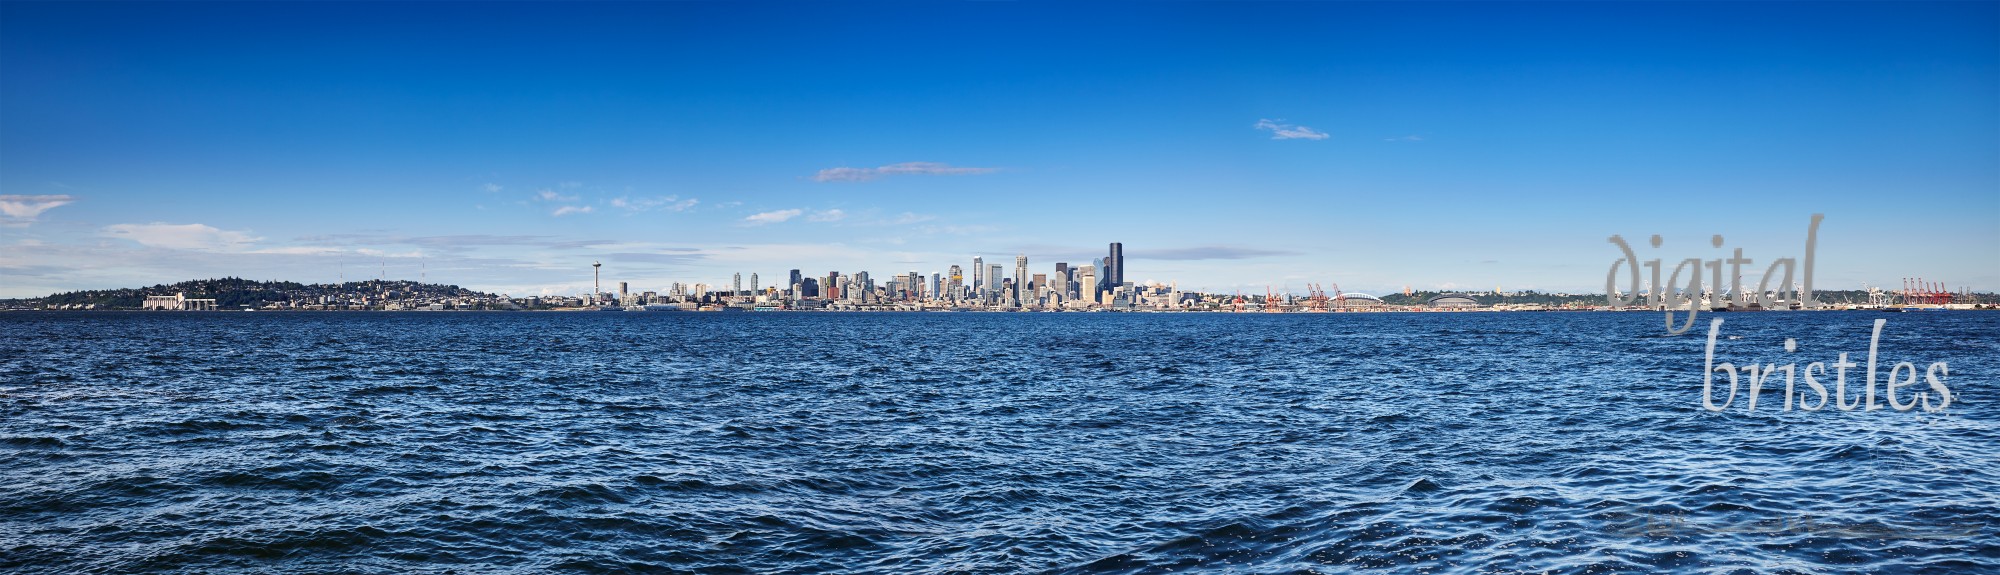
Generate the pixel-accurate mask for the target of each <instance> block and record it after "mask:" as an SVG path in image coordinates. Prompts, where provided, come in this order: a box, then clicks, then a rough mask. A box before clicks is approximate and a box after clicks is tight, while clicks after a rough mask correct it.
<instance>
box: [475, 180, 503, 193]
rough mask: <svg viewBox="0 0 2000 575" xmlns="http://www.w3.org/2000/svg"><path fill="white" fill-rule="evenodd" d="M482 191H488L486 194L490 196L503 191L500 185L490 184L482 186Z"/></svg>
mask: <svg viewBox="0 0 2000 575" xmlns="http://www.w3.org/2000/svg"><path fill="white" fill-rule="evenodd" d="M480 189H483V190H486V193H489V194H491V193H495V192H499V191H500V190H501V188H500V184H494V183H488V184H486V185H484V186H480Z"/></svg>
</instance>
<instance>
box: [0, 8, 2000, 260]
mask: <svg viewBox="0 0 2000 575" xmlns="http://www.w3.org/2000/svg"><path fill="white" fill-rule="evenodd" d="M1459 8H1460V9H1456V10H1452V11H1448V13H1445V14H1437V13H1436V12H1437V11H1430V10H1425V9H1424V8H1423V7H1422V6H1404V5H1382V4H1345V3H1343V4H1334V5H1319V4H1313V5H1248V6H1244V5H1235V4H1167V5H1153V4H1139V5H1121V6H1080V7H1050V6H1032V5H1030V6H1020V5H983V4H967V5H941V6H930V5H918V6H897V7H893V8H892V7H888V6H879V5H859V6H789V7H785V8H784V9H781V10H771V11H762V10H759V11H753V10H746V9H742V8H740V7H732V6H716V5H703V4H696V5H681V4H636V5H624V4H594V5H586V6H554V5H541V4H446V5H431V4H418V5H406V4H388V5H346V4H332V5H322V4H301V5H292V4H285V5H273V6H265V5H238V4H132V5H127V4H115V5H95V4H93V5H83V6H78V5H69V4H60V3H5V4H0V14H4V18H0V75H4V76H5V78H6V80H7V81H6V82H4V83H0V245H4V246H5V249H4V250H0V276H4V281H0V297H37V296H43V295H48V294H50V293H55V292H60V291H69V290H79V289H99V288H115V287H129V286H134V285H152V284H155V283H162V282H172V281H179V280H184V279H190V278H199V277H225V276H237V277H253V278H269V279H284V280H294V281H302V282H332V281H336V280H337V279H340V278H343V277H344V278H346V279H350V280H352V279H364V278H374V277H378V276H379V277H386V278H388V279H418V278H419V277H422V278H426V279H427V280H429V281H432V282H439V283H451V284H457V285H462V286H466V287H468V288H472V289H477V290H480V291H488V292H495V293H511V294H514V295H517V296H530V295H541V294H548V295H555V294H575V293H582V292H586V291H590V290H591V285H592V284H591V282H592V277H590V276H589V275H588V273H589V270H585V269H583V268H584V267H587V264H588V263H589V262H592V261H601V262H603V263H604V264H605V269H606V270H615V271H606V272H605V273H606V277H605V280H607V281H613V282H617V281H623V282H629V283H630V284H631V285H632V286H635V287H639V286H643V287H645V288H647V289H657V288H661V287H664V286H666V285H669V284H671V283H673V282H690V283H691V282H697V281H700V282H708V283H712V284H715V285H722V284H723V283H724V282H727V281H729V280H730V278H731V275H732V274H736V273H742V274H745V275H746V276H748V275H752V274H760V277H761V278H763V279H767V280H774V281H775V279H777V278H787V272H788V270H790V269H793V268H804V267H805V266H814V267H813V268H811V269H810V270H808V271H807V272H806V275H807V276H811V275H813V274H817V273H823V272H824V271H826V270H829V269H841V270H856V271H858V270H869V271H872V272H876V273H881V274H885V275H886V274H902V273H905V272H908V271H916V272H919V273H921V274H923V275H924V276H925V277H926V278H928V277H929V276H930V275H931V274H949V273H950V270H951V269H952V268H953V267H959V266H964V265H967V264H968V263H969V262H974V261H975V260H974V256H983V258H982V259H980V260H978V261H979V263H977V264H972V268H973V269H971V270H962V277H964V278H965V281H968V282H972V283H985V282H982V281H981V280H986V281H987V282H991V281H994V280H997V279H999V278H996V277H995V276H993V275H992V269H993V268H994V267H998V268H999V269H1001V270H1002V272H1003V273H1002V274H1001V275H1002V276H1008V275H1012V274H1013V273H1015V272H1017V271H1018V269H1019V268H1018V266H1015V265H1008V264H1009V262H1008V261H1007V259H1008V258H1011V257H1017V256H1021V255H1025V256H1026V257H1027V258H1028V262H1029V264H1030V266H1029V268H1030V270H1031V273H1030V274H1029V275H1030V276H1031V277H1032V275H1033V272H1034V271H1035V270H1039V272H1041V273H1049V271H1050V270H1052V269H1054V264H1056V263H1068V264H1072V265H1081V264H1085V263H1088V262H1089V261H1090V260H1091V258H1096V257H1103V251H1104V247H1105V243H1106V242H1109V241H1119V242H1124V243H1129V244H1130V245H1131V246H1132V249H1131V250H1130V253H1127V254H1123V255H1125V256H1128V258H1127V259H1129V260H1130V261H1131V265H1130V267H1129V270H1128V269H1127V267H1126V266H1125V265H1123V264H1124V262H1120V265H1118V266H1116V268H1115V269H1099V270H1096V271H1098V272H1099V273H1105V274H1114V275H1119V276H1122V278H1121V279H1122V280H1123V281H1124V282H1127V283H1135V284H1137V283H1144V282H1148V281H1155V282H1162V283H1164V282H1170V281H1178V282H1179V283H1180V285H1181V286H1182V288H1184V289H1187V290H1191V291H1192V290H1199V291H1205V292H1211V293H1226V292H1229V291H1232V290H1245V291H1255V292H1257V293H1262V290H1263V289H1264V288H1265V287H1266V286H1269V287H1272V288H1279V289H1289V290H1291V291H1294V292H1297V291H1299V290H1302V289H1304V288H1305V286H1306V285H1307V284H1308V283H1318V284H1322V285H1325V284H1336V283H1337V284H1339V285H1340V286H1342V287H1343V288H1345V289H1348V290H1350V291H1359V292H1366V293H1372V294H1381V293H1385V292H1387V291H1391V290H1400V289H1401V288H1402V287H1404V286H1409V287H1411V288H1413V289H1419V290H1443V291H1454V290H1458V291H1489V290H1493V289H1495V288H1504V289H1505V290H1508V291H1516V290H1527V289H1535V290H1541V291H1548V292H1557V291H1566V292H1573V293H1595V292H1601V291H1602V287H1601V286H1602V282H1603V274H1604V273H1605V272H1604V268H1605V267H1606V266H1607V265H1608V264H1610V262H1611V261H1612V260H1614V259H1616V258H1618V257H1619V254H1618V252H1617V249H1616V248H1615V247H1613V246H1610V245H1609V244H1607V243H1606V242H1605V238H1606V237H1607V236H1610V235H1613V234H1622V235H1624V236H1625V237H1627V238H1644V237H1647V236H1650V235H1652V234H1660V235H1662V236H1664V237H1665V238H1666V242H1665V245H1664V246H1663V247H1661V248H1659V249H1656V250H1655V249H1649V250H1648V253H1646V254H1644V257H1647V258H1652V257H1662V258H1668V259H1675V258H1682V257H1700V258H1704V259H1707V258H1712V257H1714V256H1715V251H1716V250H1715V249H1713V248H1711V247H1710V246H1709V242H1708V238H1709V237H1710V236H1711V235H1716V234H1720V235H1724V236H1727V238H1728V246H1729V247H1730V248H1732V249H1733V248H1742V249H1744V250H1745V252H1746V253H1749V254H1753V257H1756V258H1759V259H1763V258H1771V257H1790V256H1797V255H1798V254H1799V253H1800V252H1801V250H1802V248H1803V246H1802V242H1801V239H1802V234H1803V231H1804V229H1805V227H1806V225H1807V218H1808V217H1809V215H1810V214H1814V213H1824V214H1826V215H1827V218H1826V221H1825V224H1824V226H1823V227H1822V228H1821V230H1820V234H1819V242H1820V243H1819V247H1818V252H1819V265H1820V268H1819V269H1818V271H1817V273H1818V277H1819V281H1820V282H1821V284H1822V285H1824V286H1825V287H1826V288H1827V289H1859V288H1860V287H1861V286H1862V285H1863V284H1869V285H1874V286H1878V287H1885V288H1893V287H1894V286H1895V285H1896V282H1897V281H1898V280H1899V279H1900V278H1903V277H1914V276H1922V277H1928V278H1934V279H1936V280H1940V281H1943V282H1946V283H1947V284H1948V285H1949V286H1950V287H1952V288H1953V289H1956V288H1958V287H1960V286H1964V287H1970V288H1972V289H1974V290H1977V291H1992V290H1993V289H1994V288H1995V287H1996V286H2000V228H1996V227H1995V226H1992V225H1991V223H1990V222H1991V221H1992V220H1993V219H1994V217H1995V216H2000V130H1994V129H1993V127H1994V126H1996V125H2000V38H1996V36H2000V34H1996V32H1995V27H1994V26H1992V24H1993V23H1994V22H1995V21H1997V20H2000V7H1996V6H1995V5H1993V4H1990V3H1972V4H1899V5H1880V4H1859V5H1849V4H1832V5H1819V4H1811V5H1794V4H1785V5H1764V4H1748V5H1745V4H1713V5H1706V4H1705V5H1694V6H1681V5H1655V4H1622V3H1621V4H1615V5H1602V6H1600V5H1468V6H1462V7H1459ZM300 20H311V21H315V22H321V23H324V25H322V26H317V27H313V28H310V29H294V28H291V27H287V26H285V25H284V23H286V22H294V21H300ZM975 21H976V22H980V23H981V25H979V26H960V25H956V24H954V23H962V22H975ZM1278 23H1283V26H1279V25H1278ZM1280 28H1283V30H1281V29H1280ZM1030 39H1033V41H1030ZM1756 267H1757V268H1758V269H1759V271H1761V265H1760V266H1756ZM812 270H818V271H812ZM1127 271H1130V272H1131V273H1129V274H1127V273H1125V272H1127ZM945 277H947V278H948V277H949V275H946V276H945ZM745 279H746V280H748V279H749V278H747V277H746V278H745ZM746 283H748V282H747V281H746Z"/></svg>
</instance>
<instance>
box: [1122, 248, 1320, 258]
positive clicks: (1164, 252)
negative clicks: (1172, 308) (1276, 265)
mask: <svg viewBox="0 0 2000 575" xmlns="http://www.w3.org/2000/svg"><path fill="white" fill-rule="evenodd" d="M1125 255H1126V257H1130V258H1132V259H1135V260H1247V259H1250V258H1260V257H1265V256H1286V255H1297V252H1288V251H1282V250H1267V249H1259V248H1243V247H1235V246H1196V247H1191V248H1166V249H1157V250H1135V251H1132V252H1129V253H1127V254H1125Z"/></svg>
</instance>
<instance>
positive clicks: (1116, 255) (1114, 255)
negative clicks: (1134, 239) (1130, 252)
mask: <svg viewBox="0 0 2000 575" xmlns="http://www.w3.org/2000/svg"><path fill="white" fill-rule="evenodd" d="M1104 277H1105V281H1107V282H1110V284H1111V287H1112V288H1114V289H1115V288H1117V287H1118V286H1122V285H1125V244H1124V243H1121V242H1111V256H1110V257H1107V258H1104Z"/></svg>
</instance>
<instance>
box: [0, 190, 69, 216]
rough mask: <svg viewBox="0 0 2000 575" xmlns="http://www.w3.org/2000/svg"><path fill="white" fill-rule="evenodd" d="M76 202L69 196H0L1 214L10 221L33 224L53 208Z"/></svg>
mask: <svg viewBox="0 0 2000 575" xmlns="http://www.w3.org/2000/svg"><path fill="white" fill-rule="evenodd" d="M75 201H76V198H74V197H71V196H69V195H46V196H21V195H0V214H4V215H5V216H6V218H7V219H9V220H18V221H24V222H31V221H34V220H35V218H36V217H39V216H41V215H42V212H46V211H49V210H50V209H53V208H57V207H61V206H64V205H67V204H70V203H72V202H75Z"/></svg>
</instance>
